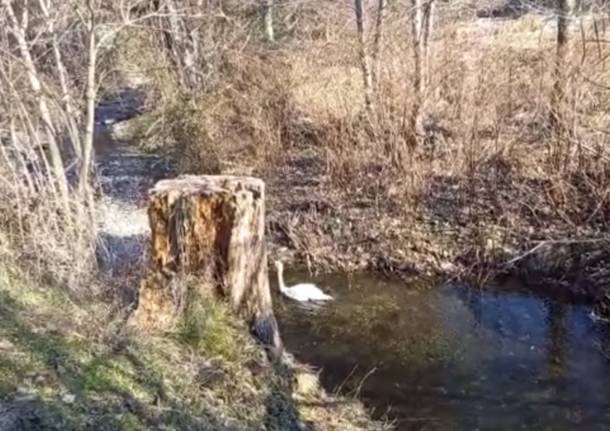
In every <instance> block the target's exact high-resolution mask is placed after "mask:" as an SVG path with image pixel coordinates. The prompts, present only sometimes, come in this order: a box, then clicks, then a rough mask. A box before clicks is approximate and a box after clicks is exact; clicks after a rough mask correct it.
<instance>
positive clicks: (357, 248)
mask: <svg viewBox="0 0 610 431" xmlns="http://www.w3.org/2000/svg"><path fill="white" fill-rule="evenodd" d="M357 3H358V2H357ZM380 5H381V6H385V3H384V2H363V10H362V20H363V25H362V35H359V31H360V26H359V25H357V23H358V19H357V16H356V15H354V13H355V12H354V4H353V3H352V2H338V3H337V2H325V1H317V2H306V3H302V2H290V1H287V2H275V4H274V8H275V9H274V13H275V15H274V17H275V21H274V25H275V33H274V40H275V42H274V43H268V42H264V41H262V40H261V39H260V38H259V37H254V38H249V37H248V36H247V32H244V33H239V32H237V33H235V37H234V38H233V39H232V40H231V44H230V45H226V46H225V45H223V44H221V43H220V41H221V40H223V39H222V35H221V34H220V33H218V34H214V33H207V34H206V36H207V37H210V38H211V39H212V40H214V41H215V46H218V47H219V48H220V49H219V52H220V53H222V54H219V55H218V56H217V57H215V58H214V59H209V60H210V64H213V65H216V66H217V67H216V68H215V69H214V70H216V74H215V75H214V76H215V77H216V78H215V79H211V80H210V81H209V82H211V84H210V85H208V86H206V85H204V86H203V87H202V88H201V89H200V91H198V92H195V93H194V94H195V96H192V95H191V94H189V96H188V97H186V99H184V98H182V99H177V100H179V103H177V104H173V105H171V106H169V111H168V112H173V113H174V114H173V117H172V116H170V117H168V118H180V119H181V121H182V123H180V124H182V125H181V126H180V127H177V128H175V129H168V128H166V129H165V130H166V131H167V130H170V131H171V133H170V135H171V136H172V137H173V138H174V142H176V143H177V144H178V145H177V147H176V148H178V150H177V154H178V155H179V156H181V155H185V157H182V159H183V160H185V162H186V163H187V164H186V165H185V169H186V170H188V171H189V172H196V173H202V172H231V173H236V172H237V173H256V174H257V175H261V176H263V177H264V178H265V179H266V180H267V182H268V184H269V185H270V193H269V196H270V200H271V202H270V217H269V219H270V222H269V231H270V234H271V236H272V238H273V243H274V244H273V246H274V247H273V248H274V252H275V253H278V252H281V253H283V254H291V255H292V256H293V257H294V258H295V259H296V260H297V261H299V262H301V263H304V264H308V265H310V266H311V267H312V268H313V269H324V270H329V269H342V270H358V269H377V270H382V271H384V272H389V273H397V272H398V273H402V274H405V275H408V274H413V273H421V272H422V271H423V272H428V273H435V272H439V271H440V272H447V271H448V272H450V273H451V274H453V275H456V276H474V278H476V279H479V280H485V279H487V278H488V277H490V276H493V274H494V273H497V272H502V271H513V270H515V269H517V270H519V271H521V270H526V269H528V268H532V267H536V268H538V269H541V268H542V269H544V268H547V269H548V271H540V270H538V271H537V274H530V275H542V274H547V273H548V274H549V275H550V274H551V273H553V272H555V273H556V274H558V272H557V271H556V269H557V268H560V267H561V268H563V270H562V271H560V272H559V274H561V276H560V277H559V278H562V279H563V278H565V277H567V278H568V279H570V280H572V281H574V280H580V281H583V280H585V279H587V280H591V278H590V277H589V276H587V275H586V274H589V275H591V274H593V273H595V271H593V272H591V271H590V270H591V268H593V267H595V265H596V264H595V259H592V260H588V259H586V258H584V257H583V258H582V259H580V260H579V263H578V264H572V263H570V262H572V260H573V259H572V260H570V261H568V260H566V254H565V252H564V251H563V250H564V248H563V247H560V246H559V245H561V244H564V243H566V242H567V243H570V244H575V245H576V244H578V248H579V249H581V248H586V249H588V250H589V251H590V253H586V255H589V254H592V255H595V256H597V258H596V259H597V260H599V259H601V260H602V261H604V259H605V257H604V258H602V257H601V256H606V250H607V242H606V240H605V238H606V228H605V225H606V224H607V221H608V216H609V214H608V198H609V195H608V186H609V185H610V184H609V183H608V178H609V177H608V154H607V151H606V148H605V147H606V146H605V142H607V137H608V131H607V130H606V129H607V126H608V124H609V121H610V116H609V112H607V109H606V103H605V100H606V99H607V97H608V85H607V83H608V82H610V80H609V79H610V76H609V73H608V67H607V61H608V49H607V46H608V44H607V43H605V38H607V30H606V29H607V27H608V24H609V23H608V18H607V14H606V13H605V9H603V6H601V5H599V4H593V5H589V7H587V8H582V9H581V10H579V11H578V12H577V11H576V10H572V9H565V10H564V11H562V12H561V13H558V10H557V9H556V8H555V5H554V4H550V3H549V4H542V3H536V2H531V4H529V3H528V5H527V7H524V8H521V9H519V13H518V14H516V15H514V16H513V15H511V16H510V17H509V18H510V19H496V17H495V15H494V16H492V17H484V16H483V15H484V14H483V15H482V14H481V13H479V12H480V10H481V7H483V6H482V5H480V4H478V3H477V4H476V5H474V4H473V3H472V2H470V3H469V2H450V3H440V2H439V3H438V4H436V9H435V12H434V13H435V15H434V19H432V20H430V22H431V24H429V25H430V27H429V28H427V29H426V27H425V25H423V24H422V25H423V27H421V26H420V28H419V29H416V30H417V31H416V30H414V31H415V32H413V31H410V30H409V29H410V27H409V25H410V24H409V23H410V22H411V20H412V19H413V15H412V14H411V12H412V9H410V6H408V5H405V4H403V3H398V4H388V5H387V7H385V9H384V13H383V19H382V20H381V23H382V24H381V26H382V27H381V29H379V28H378V27H377V25H378V24H377V22H378V21H379V20H378V16H379V14H378V12H379V7H380ZM248 10H249V9H248V8H247V7H246V6H244V8H242V9H240V8H235V9H230V10H229V11H230V12H231V14H230V15H228V12H227V11H224V12H226V13H227V16H228V17H230V18H229V21H231V22H233V23H234V25H236V28H237V29H241V30H244V29H246V28H248V29H249V28H251V27H249V26H248V25H247V24H246V23H251V21H250V18H251V16H250V15H248V12H247V11H248ZM356 11H358V9H357V8H356ZM558 17H559V18H561V19H558ZM223 19H224V18H223ZM421 19H423V22H424V23H425V22H426V18H425V16H423V17H421ZM558 23H559V24H558ZM557 25H559V26H560V27H561V29H563V30H562V31H564V34H563V36H562V38H563V39H562V40H563V41H562V42H561V47H560V49H559V53H558V51H557V46H558V45H557V32H558V27H557ZM424 31H425V32H429V35H427V36H426V37H428V40H427V41H426V44H427V47H426V48H425V50H422V51H420V52H419V55H420V56H422V57H421V58H420V59H419V60H418V59H417V58H416V57H414V55H412V52H413V51H412V50H413V37H414V35H420V34H421V33H422V32H424ZM260 37H261V38H262V34H261V36H260ZM422 37H423V36H422ZM420 43H422V41H420ZM362 44H364V48H365V49H364V52H365V54H368V55H365V56H364V57H363V54H362V52H363V51H362ZM237 45H239V46H240V49H239V50H237V49H235V46H237ZM420 48H422V49H423V47H420ZM365 57H366V60H367V67H366V68H365V75H364V78H365V79H363V72H362V68H361V62H362V60H363V58H365ZM414 61H421V64H420V65H419V66H418V67H416V65H415V64H414ZM369 62H373V63H375V64H373V65H371V64H368V63H369ZM422 68H423V69H424V70H422V71H421V73H422V74H425V85H424V86H421V87H418V88H420V90H421V92H422V93H421V95H419V96H418V93H417V92H414V91H412V89H413V88H414V87H413V86H414V85H419V84H418V77H417V71H418V70H419V69H422ZM369 69H370V70H371V71H374V75H375V79H374V83H373V82H371V81H370V80H369V79H368V77H367V76H366V74H367V73H371V74H372V72H369ZM209 70H212V69H209ZM369 82H371V85H372V86H373V88H372V89H367V88H366V87H367V85H368V84H367V83H369ZM182 95H183V96H184V93H182ZM418 97H419V98H421V100H420V101H418V100H417V98H418ZM369 98H370V99H371V100H370V101H367V99H369ZM367 106H370V108H367ZM371 108H373V110H372V111H371V110H370V109H371ZM414 109H416V111H417V112H416V113H415V114H414ZM160 112H164V110H163V107H160ZM413 115H416V116H417V117H418V118H417V120H416V121H415V122H414V121H413ZM540 244H542V245H540ZM535 247H537V248H536V249H535V250H534V251H533V252H531V253H530V252H529V251H530V250H531V249H534V248H535ZM575 247H576V246H575ZM532 262H535V265H532ZM541 264H542V266H540V265H541ZM529 272H530V271H528V274H529ZM597 276H599V277H601V278H604V277H605V276H604V277H602V276H601V275H600V274H598V275H597ZM597 276H596V277H597ZM564 281H565V280H564Z"/></svg>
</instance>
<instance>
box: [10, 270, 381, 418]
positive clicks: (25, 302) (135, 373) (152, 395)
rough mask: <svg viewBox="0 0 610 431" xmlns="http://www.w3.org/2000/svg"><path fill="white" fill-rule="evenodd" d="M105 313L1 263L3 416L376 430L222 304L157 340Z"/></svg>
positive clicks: (202, 305)
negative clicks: (278, 361)
mask: <svg viewBox="0 0 610 431" xmlns="http://www.w3.org/2000/svg"><path fill="white" fill-rule="evenodd" d="M112 314H113V313H111V312H110V310H109V307H107V306H106V305H104V304H102V303H99V302H97V303H91V304H87V305H76V304H74V303H73V302H72V301H70V299H69V298H68V297H66V296H65V295H64V294H63V293H62V292H61V290H60V289H58V288H55V287H50V286H45V287H44V288H43V287H41V286H37V285H35V284H33V283H32V282H31V281H30V280H29V279H28V278H27V277H26V276H24V275H22V274H21V273H19V272H18V271H15V270H8V269H6V267H3V266H2V265H1V264H0V423H1V420H2V413H1V412H2V411H3V406H4V407H6V406H12V407H14V408H15V409H21V411H20V413H21V415H22V417H28V418H29V419H28V420H29V422H28V423H27V426H26V429H45V430H46V429H58V430H60V429H61V430H71V429H96V430H138V429H163V430H184V429H189V430H199V429H200V430H257V429H269V430H290V429H309V428H311V429H323V430H334V429H336V430H373V429H381V428H382V426H381V425H379V424H375V423H373V422H371V421H370V420H369V419H368V416H367V414H366V413H365V412H364V410H363V409H362V407H361V406H360V405H359V404H358V403H356V402H353V401H349V400H344V399H336V398H332V397H329V396H327V395H326V394H325V393H323V391H322V390H321V389H319V387H318V386H317V379H316V378H315V376H313V375H312V374H311V373H309V372H307V371H306V370H305V369H304V368H303V367H296V368H292V369H288V368H286V367H282V366H279V365H273V364H270V363H269V362H268V361H267V360H266V358H265V355H264V353H263V351H262V350H261V348H260V347H259V346H257V345H256V344H255V343H254V342H253V341H252V340H251V339H250V337H249V336H248V335H247V332H246V331H245V328H243V327H242V326H241V325H239V324H237V323H236V321H235V319H233V317H232V316H231V314H230V313H229V312H228V311H227V310H225V308H224V306H223V305H221V304H218V303H214V302H211V301H201V302H199V303H198V304H197V308H196V309H192V310H190V314H189V315H190V316H191V317H190V318H188V319H185V320H184V321H183V322H182V323H181V324H180V325H179V327H178V328H177V329H176V331H175V332H174V333H172V334H167V335H166V336H157V337H152V336H138V335H137V334H131V335H117V334H118V333H119V328H120V327H121V326H122V325H121V323H120V322H121V321H122V319H120V318H117V317H116V316H114V317H111V315H112ZM309 423H312V424H315V426H314V427H310V426H308V425H307V424H309ZM304 424H305V426H306V428H302V427H303V426H304ZM299 427H301V428H299Z"/></svg>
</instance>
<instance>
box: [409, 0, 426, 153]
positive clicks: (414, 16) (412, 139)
mask: <svg viewBox="0 0 610 431" xmlns="http://www.w3.org/2000/svg"><path fill="white" fill-rule="evenodd" d="M410 15H411V39H412V42H411V44H412V47H411V48H412V50H413V69H414V70H413V95H414V101H413V107H412V109H411V118H410V119H409V129H410V130H409V136H408V139H407V143H408V145H409V147H411V148H415V147H416V146H417V142H418V140H419V139H418V136H419V135H420V134H421V132H422V130H421V113H422V112H421V111H422V102H423V92H424V80H423V76H422V75H423V56H422V35H423V32H422V28H423V27H422V26H423V21H424V17H423V5H422V0H411V14H410Z"/></svg>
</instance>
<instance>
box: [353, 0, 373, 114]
mask: <svg viewBox="0 0 610 431" xmlns="http://www.w3.org/2000/svg"><path fill="white" fill-rule="evenodd" d="M354 6H355V12H356V30H357V32H358V45H359V46H358V49H359V55H360V69H361V70H362V79H363V82H364V104H365V107H366V111H367V114H368V115H369V120H372V118H373V117H372V114H373V76H372V74H371V65H370V62H369V56H368V54H367V49H366V35H365V31H364V7H363V5H362V0H354Z"/></svg>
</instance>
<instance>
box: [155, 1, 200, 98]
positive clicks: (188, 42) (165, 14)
mask: <svg viewBox="0 0 610 431" xmlns="http://www.w3.org/2000/svg"><path fill="white" fill-rule="evenodd" d="M178 4H180V7H178ZM202 9H203V0H194V1H191V0H189V1H185V2H179V3H178V2H176V0H163V1H161V2H158V4H157V11H158V12H159V14H160V16H161V18H160V19H161V26H162V27H163V28H164V38H165V46H166V48H167V49H168V51H169V52H170V54H171V55H170V57H171V59H172V61H173V63H174V65H175V66H176V67H175V69H176V71H177V73H178V79H179V81H180V84H181V85H182V87H183V88H184V89H185V90H187V91H192V90H195V89H198V88H200V87H201V86H202V85H203V82H202V77H203V73H202V70H201V68H202V66H203V64H202V62H203V59H202V55H201V40H200V38H201V36H200V32H199V25H200V23H199V21H198V20H197V17H198V16H200V14H201V12H202Z"/></svg>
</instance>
